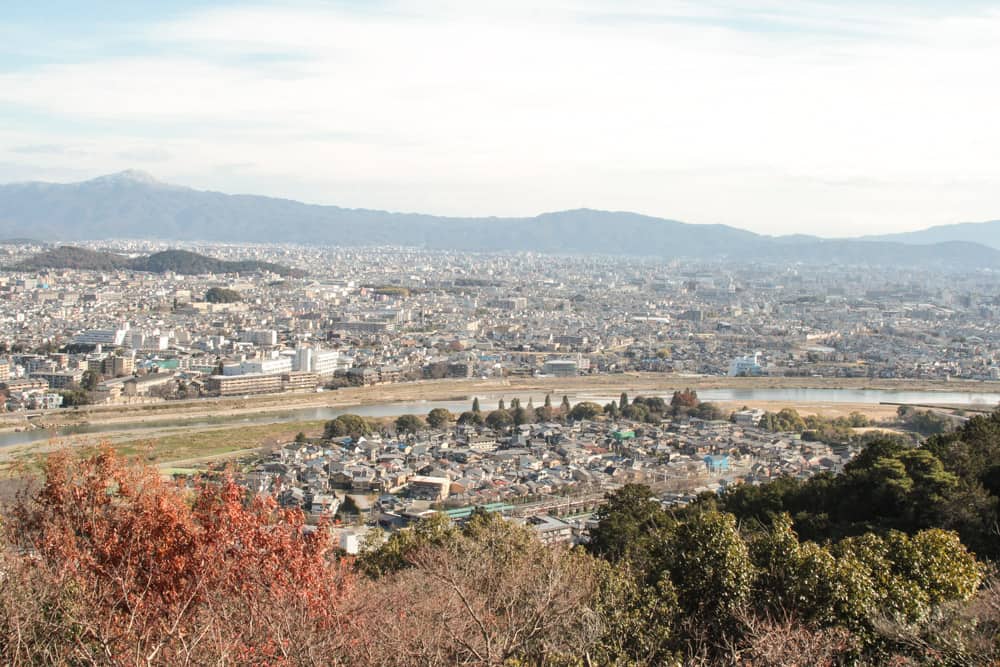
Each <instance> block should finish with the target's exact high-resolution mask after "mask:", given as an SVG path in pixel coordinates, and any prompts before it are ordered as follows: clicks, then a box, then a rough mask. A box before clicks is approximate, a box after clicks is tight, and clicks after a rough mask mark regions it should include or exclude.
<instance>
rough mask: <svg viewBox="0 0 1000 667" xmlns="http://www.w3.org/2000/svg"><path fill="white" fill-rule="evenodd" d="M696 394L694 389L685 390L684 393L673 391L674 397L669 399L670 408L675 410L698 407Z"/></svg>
mask: <svg viewBox="0 0 1000 667" xmlns="http://www.w3.org/2000/svg"><path fill="white" fill-rule="evenodd" d="M698 403H699V400H698V392H696V391H695V390H694V389H685V390H684V391H675V392H674V395H673V396H672V397H671V398H670V407H672V408H674V409H675V410H678V409H684V408H695V407H698Z"/></svg>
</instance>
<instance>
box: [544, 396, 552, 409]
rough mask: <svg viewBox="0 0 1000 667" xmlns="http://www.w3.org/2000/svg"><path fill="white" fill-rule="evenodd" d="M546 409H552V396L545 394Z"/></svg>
mask: <svg viewBox="0 0 1000 667" xmlns="http://www.w3.org/2000/svg"><path fill="white" fill-rule="evenodd" d="M545 407H547V408H551V407H552V394H545Z"/></svg>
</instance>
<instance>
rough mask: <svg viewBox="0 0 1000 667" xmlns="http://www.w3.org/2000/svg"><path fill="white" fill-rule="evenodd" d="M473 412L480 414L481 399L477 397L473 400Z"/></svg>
mask: <svg viewBox="0 0 1000 667" xmlns="http://www.w3.org/2000/svg"><path fill="white" fill-rule="evenodd" d="M472 411H473V412H475V413H477V414H478V413H479V397H478V396H476V397H475V398H474V399H472Z"/></svg>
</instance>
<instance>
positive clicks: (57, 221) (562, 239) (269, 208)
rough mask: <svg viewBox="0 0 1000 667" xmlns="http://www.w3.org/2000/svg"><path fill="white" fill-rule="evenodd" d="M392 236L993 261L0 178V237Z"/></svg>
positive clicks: (914, 246) (934, 242) (609, 221)
mask: <svg viewBox="0 0 1000 667" xmlns="http://www.w3.org/2000/svg"><path fill="white" fill-rule="evenodd" d="M24 236H31V237H32V238H38V239H41V240H45V241H56V240H58V241H60V242H67V241H81V240H99V239H110V238H132V239H160V240H174V241H223V242H240V241H243V242H259V243H268V242H295V243H311V244H333V245H354V246H357V245H402V246H418V247H425V248H436V249H452V250H467V251H492V250H498V251H533V252H543V253H567V254H592V253H596V254H605V255H631V256H655V257H661V258H667V259H672V258H697V259H724V258H730V259H740V260H753V261H757V260H759V261H782V262H788V261H791V262H794V261H801V262H808V263H812V262H823V263H843V264H896V265H909V266H921V265H925V264H931V263H932V264H936V265H941V266H960V267H1000V221H995V222H990V223H980V224H967V225H945V226H942V227H934V228H931V229H928V230H924V231H922V232H912V233H909V234H896V235H890V236H883V237H866V238H860V239H821V238H818V237H814V236H807V235H794V236H778V237H775V236H766V235H761V234H756V233H754V232H750V231H747V230H743V229H738V228H736V227H730V226H727V225H712V224H689V223H684V222H679V221H677V220H668V219H662V218H654V217H650V216H645V215H639V214H637V213H628V212H612V211H596V210H590V209H578V210H571V211H560V212H556V213H543V214H541V215H538V216H534V217H526V218H496V217H488V218H458V217H440V216H432V215H422V214H416V213H393V212H388V211H378V210H369V209H348V208H340V207H337V206H320V205H314V204H304V203H301V202H297V201H292V200H288V199H277V198H273V197H263V196H256V195H228V194H223V193H219V192H207V191H200V190H195V189H191V188H186V187H180V186H175V185H169V184H165V183H161V182H159V181H157V180H155V179H154V178H153V177H151V176H149V175H148V174H145V173H143V172H138V171H125V172H121V173H118V174H112V175H109V176H102V177H99V178H95V179H92V180H89V181H83V182H80V183H68V184H59V183H41V182H30V183H12V184H7V185H0V238H4V237H24Z"/></svg>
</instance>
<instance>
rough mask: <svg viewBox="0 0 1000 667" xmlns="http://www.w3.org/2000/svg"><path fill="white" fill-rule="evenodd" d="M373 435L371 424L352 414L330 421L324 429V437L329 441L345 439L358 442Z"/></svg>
mask: <svg viewBox="0 0 1000 667" xmlns="http://www.w3.org/2000/svg"><path fill="white" fill-rule="evenodd" d="M371 434H372V426H371V422H369V421H368V420H367V419H365V418H364V417H361V416H359V415H352V414H345V415H339V416H338V417H336V418H335V419H332V420H330V421H328V422H327V423H326V426H325V427H324V429H323V437H324V438H326V439H327V440H329V439H331V438H344V437H349V438H351V439H353V440H357V439H359V438H361V437H363V436H366V435H371Z"/></svg>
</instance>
